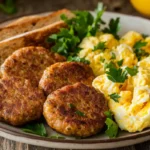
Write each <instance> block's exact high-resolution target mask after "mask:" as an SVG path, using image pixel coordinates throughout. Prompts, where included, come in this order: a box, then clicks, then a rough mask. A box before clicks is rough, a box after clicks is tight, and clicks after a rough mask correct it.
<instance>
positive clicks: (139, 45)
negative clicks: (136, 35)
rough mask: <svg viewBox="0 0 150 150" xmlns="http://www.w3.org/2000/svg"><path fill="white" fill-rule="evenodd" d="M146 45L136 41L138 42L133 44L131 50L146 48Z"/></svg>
mask: <svg viewBox="0 0 150 150" xmlns="http://www.w3.org/2000/svg"><path fill="white" fill-rule="evenodd" d="M146 45H147V42H142V41H138V42H136V43H135V45H134V46H133V48H135V49H140V48H142V47H143V46H146Z"/></svg>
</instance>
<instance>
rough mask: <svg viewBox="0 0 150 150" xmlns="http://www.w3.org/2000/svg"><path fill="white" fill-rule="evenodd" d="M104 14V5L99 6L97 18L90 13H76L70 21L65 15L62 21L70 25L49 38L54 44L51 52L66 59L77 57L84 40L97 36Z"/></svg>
mask: <svg viewBox="0 0 150 150" xmlns="http://www.w3.org/2000/svg"><path fill="white" fill-rule="evenodd" d="M103 12H104V9H103V5H102V4H98V7H97V9H96V17H95V18H94V17H93V16H92V15H91V13H90V12H88V11H75V12H74V14H75V17H73V18H72V19H68V18H67V17H66V16H65V15H62V16H61V19H62V20H64V21H65V22H66V24H67V25H68V28H67V29H64V28H62V29H60V32H58V33H57V34H53V35H51V36H49V38H48V42H50V43H52V44H54V46H52V48H51V50H52V51H53V52H56V53H59V54H61V55H64V56H66V57H68V56H77V54H78V52H79V51H80V50H81V49H79V48H78V45H79V43H80V42H81V41H82V39H83V38H85V37H86V36H89V35H93V36H94V35H95V34H96V32H97V31H98V30H99V28H100V24H101V23H103V21H102V19H101V17H102V14H103Z"/></svg>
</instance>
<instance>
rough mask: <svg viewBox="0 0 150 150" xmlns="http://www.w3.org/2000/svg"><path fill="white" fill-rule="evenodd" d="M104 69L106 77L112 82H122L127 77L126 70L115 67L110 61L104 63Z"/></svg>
mask: <svg viewBox="0 0 150 150" xmlns="http://www.w3.org/2000/svg"><path fill="white" fill-rule="evenodd" d="M105 69H106V71H105V73H106V74H107V77H108V79H109V80H111V81H112V82H118V83H123V82H124V81H125V80H126V79H127V78H128V76H127V72H126V71H123V70H122V69H121V68H117V67H116V66H115V65H114V64H113V63H112V62H110V63H109V64H106V65H105Z"/></svg>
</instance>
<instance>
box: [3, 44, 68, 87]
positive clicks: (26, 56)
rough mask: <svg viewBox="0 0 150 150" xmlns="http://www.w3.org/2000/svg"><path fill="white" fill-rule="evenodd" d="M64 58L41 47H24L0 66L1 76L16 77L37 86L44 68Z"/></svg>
mask: <svg viewBox="0 0 150 150" xmlns="http://www.w3.org/2000/svg"><path fill="white" fill-rule="evenodd" d="M64 60H65V58H64V57H63V56H60V55H58V54H54V53H52V52H49V51H48V50H47V49H45V48H43V47H33V46H32V47H24V48H21V49H19V50H17V51H16V52H14V53H13V54H12V55H11V56H10V57H8V58H7V59H6V60H5V62H4V63H3V65H2V66H1V73H2V75H3V76H11V77H12V76H17V77H22V78H24V79H28V80H30V81H31V82H32V83H34V84H36V85H38V83H39V80H40V78H41V76H42V74H43V71H44V70H45V69H46V67H48V66H50V65H52V64H54V63H56V62H59V61H64Z"/></svg>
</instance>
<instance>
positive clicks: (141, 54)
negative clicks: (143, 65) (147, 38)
mask: <svg viewBox="0 0 150 150" xmlns="http://www.w3.org/2000/svg"><path fill="white" fill-rule="evenodd" d="M146 45H147V42H142V41H138V42H136V43H135V45H134V46H133V48H134V53H135V55H136V57H137V58H138V60H141V57H144V56H148V55H149V54H148V53H147V52H146V51H144V50H142V49H141V48H142V47H144V46H146Z"/></svg>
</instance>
